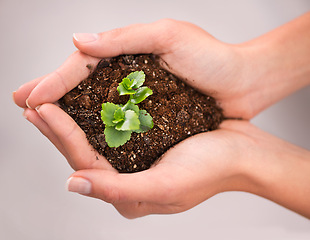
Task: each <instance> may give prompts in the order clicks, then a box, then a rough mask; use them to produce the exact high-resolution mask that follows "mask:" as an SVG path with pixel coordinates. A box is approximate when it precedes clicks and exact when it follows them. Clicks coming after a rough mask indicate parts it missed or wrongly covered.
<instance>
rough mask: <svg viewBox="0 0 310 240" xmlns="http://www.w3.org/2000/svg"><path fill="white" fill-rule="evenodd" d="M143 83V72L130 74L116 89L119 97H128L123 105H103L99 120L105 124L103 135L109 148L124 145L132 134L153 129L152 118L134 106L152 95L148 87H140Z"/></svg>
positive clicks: (108, 103)
mask: <svg viewBox="0 0 310 240" xmlns="http://www.w3.org/2000/svg"><path fill="white" fill-rule="evenodd" d="M144 81H145V74H144V72H143V71H136V72H132V73H130V74H129V75H128V76H127V77H125V78H124V79H123V80H122V82H121V83H120V84H119V86H118V87H117V91H118V92H119V94H120V95H129V100H128V101H127V103H126V104H125V105H121V104H114V103H110V102H107V103H103V104H102V111H101V119H102V121H103V123H104V124H105V129H104V135H105V140H106V142H107V144H108V146H109V147H119V146H121V145H124V144H125V143H126V142H127V141H128V140H129V139H130V137H131V133H132V132H136V133H143V132H146V131H148V130H150V129H152V128H153V126H154V123H153V118H152V117H151V115H150V114H149V113H148V112H147V111H146V110H140V109H139V107H138V106H137V105H136V104H138V103H140V102H142V101H143V100H144V99H146V98H147V97H148V96H150V95H152V94H153V91H152V90H151V89H149V88H148V87H142V85H143V83H144Z"/></svg>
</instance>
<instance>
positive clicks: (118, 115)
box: [112, 108, 125, 123]
mask: <svg viewBox="0 0 310 240" xmlns="http://www.w3.org/2000/svg"><path fill="white" fill-rule="evenodd" d="M124 117H125V113H124V111H123V110H122V109H121V108H119V109H117V110H116V111H115V112H114V120H113V121H112V122H113V123H119V122H121V121H123V120H124Z"/></svg>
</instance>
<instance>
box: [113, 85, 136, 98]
mask: <svg viewBox="0 0 310 240" xmlns="http://www.w3.org/2000/svg"><path fill="white" fill-rule="evenodd" d="M117 91H118V92H119V95H121V96H122V95H132V94H135V93H136V91H135V90H133V89H128V88H127V86H126V85H125V84H124V83H123V82H121V83H120V84H119V85H118V87H117Z"/></svg>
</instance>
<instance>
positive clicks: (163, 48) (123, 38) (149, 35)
mask: <svg viewBox="0 0 310 240" xmlns="http://www.w3.org/2000/svg"><path fill="white" fill-rule="evenodd" d="M179 27H180V24H178V22H177V21H174V20H168V19H165V20H160V21H157V22H155V23H150V24H134V25H130V26H127V27H123V28H118V29H114V30H112V31H107V32H103V33H100V34H92V33H75V34H74V35H73V37H74V39H73V42H74V44H75V46H76V47H77V48H78V49H79V50H81V51H82V52H84V53H86V54H88V55H91V56H95V57H114V56H118V55H122V54H138V53H154V54H156V55H161V54H164V53H166V52H168V51H172V45H173V44H174V43H175V41H174V37H176V36H178V35H179V31H178V30H179Z"/></svg>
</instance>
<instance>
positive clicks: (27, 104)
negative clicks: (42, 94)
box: [26, 98, 33, 109]
mask: <svg viewBox="0 0 310 240" xmlns="http://www.w3.org/2000/svg"><path fill="white" fill-rule="evenodd" d="M26 106H27V107H28V108H30V109H33V108H32V107H30V105H29V103H28V98H27V99H26Z"/></svg>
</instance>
